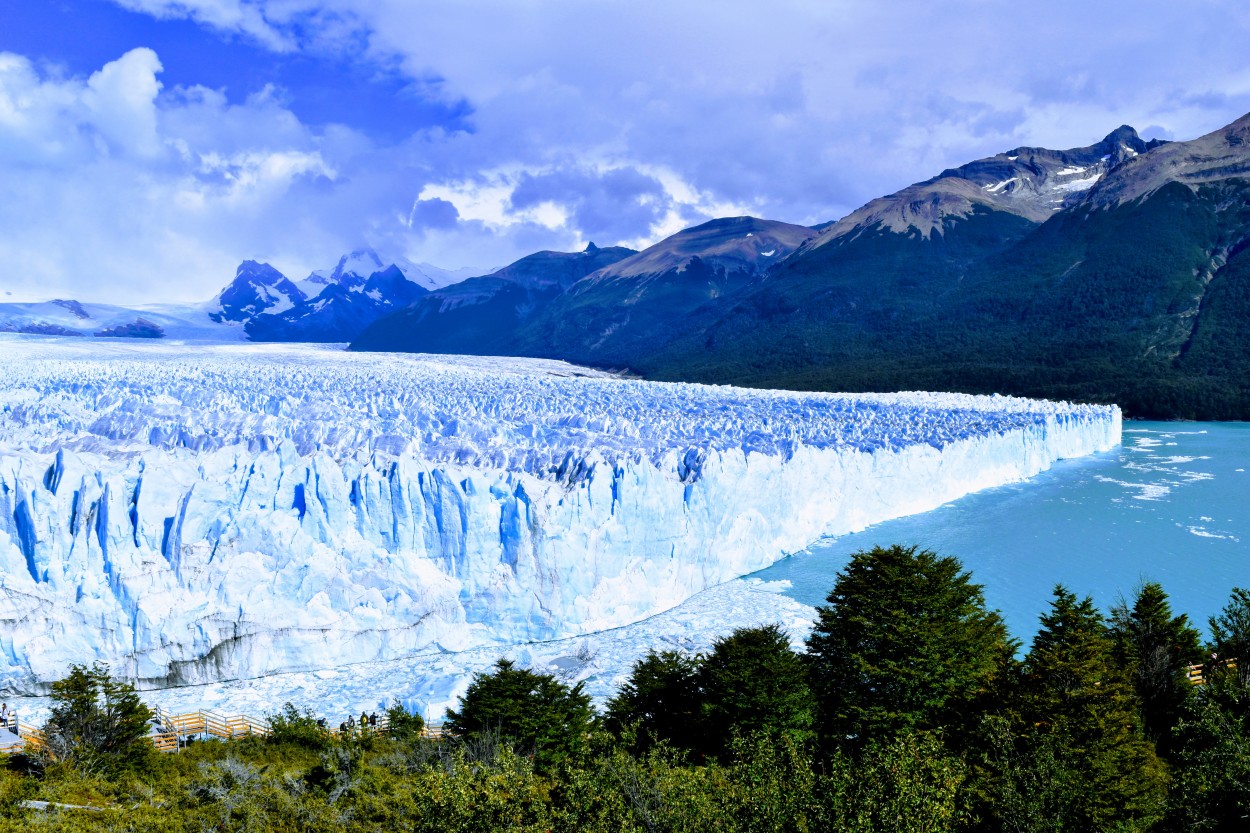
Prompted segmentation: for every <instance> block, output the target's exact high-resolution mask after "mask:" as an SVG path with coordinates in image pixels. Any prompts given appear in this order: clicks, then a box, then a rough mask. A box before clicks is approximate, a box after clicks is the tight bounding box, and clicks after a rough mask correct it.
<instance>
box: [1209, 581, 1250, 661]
mask: <svg viewBox="0 0 1250 833" xmlns="http://www.w3.org/2000/svg"><path fill="white" fill-rule="evenodd" d="M1210 626H1211V642H1212V644H1213V646H1214V648H1215V652H1216V653H1217V654H1218V656H1220V657H1222V658H1223V659H1232V660H1236V661H1237V676H1238V678H1240V680H1241V683H1242V685H1250V590H1246V589H1245V588H1242V587H1234V588H1233V593H1232V597H1231V598H1230V599H1229V600H1228V604H1227V605H1225V606H1224V609H1223V610H1222V611H1221V612H1220V613H1219V615H1217V616H1212V617H1211V619H1210Z"/></svg>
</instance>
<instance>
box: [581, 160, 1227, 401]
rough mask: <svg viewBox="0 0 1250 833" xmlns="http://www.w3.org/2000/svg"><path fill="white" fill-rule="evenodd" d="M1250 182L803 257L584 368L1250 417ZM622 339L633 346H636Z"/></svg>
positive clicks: (985, 221) (870, 240)
mask: <svg viewBox="0 0 1250 833" xmlns="http://www.w3.org/2000/svg"><path fill="white" fill-rule="evenodd" d="M1248 229H1250V186H1248V185H1247V183H1246V182H1245V181H1242V180H1229V181H1227V182H1224V183H1220V184H1218V185H1208V186H1202V187H1199V188H1197V189H1190V188H1189V187H1186V186H1184V185H1181V184H1178V183H1172V184H1169V185H1166V186H1164V187H1163V188H1161V189H1159V190H1158V191H1156V192H1155V193H1153V194H1151V195H1150V196H1148V197H1145V198H1142V199H1140V200H1137V201H1134V202H1131V203H1127V204H1124V205H1119V206H1115V207H1111V208H1104V207H1080V208H1076V209H1073V210H1069V211H1064V212H1061V213H1060V214H1057V215H1056V216H1055V217H1053V218H1052V219H1051V220H1049V221H1048V222H1046V223H1043V224H1041V225H1040V226H1034V225H1033V224H1031V223H1029V222H1028V221H1025V220H1023V219H1021V218H1019V217H1014V216H1012V215H1007V214H1003V213H1001V212H994V211H991V210H989V209H978V210H977V211H975V212H974V213H973V214H972V215H970V216H969V217H966V218H961V219H948V221H947V224H946V227H945V230H944V232H943V233H942V234H936V233H935V234H934V235H933V236H932V237H930V238H928V239H926V238H922V237H921V236H920V235H919V233H917V232H915V231H914V230H913V231H912V232H910V233H908V234H896V233H893V232H889V231H884V230H876V231H873V230H867V231H865V232H863V233H861V234H858V235H856V236H853V237H851V238H849V239H845V240H842V241H837V242H833V243H830V244H828V245H825V246H822V247H820V248H818V249H815V250H813V251H812V252H811V253H808V254H803V253H800V255H799V256H796V257H794V258H791V259H790V260H789V261H787V262H786V263H785V264H782V265H781V266H780V267H779V268H778V269H777V270H776V271H775V272H774V273H773V274H772V275H770V276H769V277H768V279H767V280H765V281H764V282H762V283H761V284H759V285H758V286H754V287H752V288H751V289H750V290H749V291H747V292H743V293H740V294H738V295H737V296H734V297H733V298H732V299H723V300H721V301H720V303H719V305H718V306H717V307H716V308H715V309H704V310H701V311H696V312H695V313H694V314H692V315H690V316H689V317H688V320H687V321H685V322H683V327H681V328H679V329H678V332H679V335H677V336H675V337H674V338H672V339H671V340H667V341H664V342H663V343H661V342H658V341H654V340H651V341H649V342H645V343H636V344H634V345H632V346H631V348H630V350H629V351H625V350H622V351H620V352H619V353H618V354H615V355H610V356H603V357H598V359H596V357H595V356H590V355H584V356H574V357H572V358H573V359H574V360H579V359H580V360H588V361H597V362H598V363H600V364H608V365H612V364H619V365H625V366H629V367H632V368H634V369H636V370H638V371H639V372H641V373H643V374H644V375H646V376H648V377H649V378H656V379H664V380H685V381H705V382H713V383H721V384H724V383H732V384H746V385H749V386H753V387H783V388H792V389H802V390H838V391H892V390H915V389H924V390H956V391H963V392H967V393H1004V394H1015V395H1021V396H1033V397H1045V398H1056V399H1070V400H1076V401H1085V402H1099V403H1115V404H1119V405H1120V406H1121V407H1122V408H1123V409H1124V412H1125V414H1126V415H1128V416H1132V417H1142V418H1162V419H1247V418H1250V353H1248V352H1247V351H1250V266H1248V265H1247V258H1248V257H1250V255H1247V254H1246V252H1245V240H1246V239H1247V233H1248V232H1247V230H1248ZM620 338H621V335H620V334H617V339H618V341H619V340H620Z"/></svg>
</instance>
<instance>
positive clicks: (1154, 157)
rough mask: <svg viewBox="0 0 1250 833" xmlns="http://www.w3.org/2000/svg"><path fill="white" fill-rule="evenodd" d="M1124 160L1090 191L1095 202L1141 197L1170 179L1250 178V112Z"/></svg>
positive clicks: (1193, 184)
mask: <svg viewBox="0 0 1250 833" xmlns="http://www.w3.org/2000/svg"><path fill="white" fill-rule="evenodd" d="M1160 144H1161V145H1162V146H1160V147H1158V149H1157V150H1152V151H1151V152H1150V153H1148V154H1141V155H1139V156H1137V157H1135V158H1130V159H1127V160H1125V162H1124V164H1122V165H1119V166H1118V167H1116V168H1115V170H1114V171H1112V173H1111V174H1110V175H1109V176H1108V177H1107V178H1106V179H1105V180H1104V181H1102V182H1100V183H1098V187H1097V188H1094V189H1092V190H1091V191H1090V193H1089V196H1088V202H1089V204H1090V205H1092V206H1097V207H1107V206H1112V205H1118V204H1121V203H1125V202H1131V201H1132V200H1135V199H1138V198H1140V197H1143V196H1145V195H1147V194H1150V193H1153V192H1154V191H1157V190H1158V189H1159V188H1161V187H1163V186H1164V185H1166V184H1168V183H1169V182H1179V183H1182V184H1184V185H1186V186H1189V187H1191V188H1193V187H1197V186H1199V185H1207V184H1212V183H1216V182H1221V181H1225V180H1234V179H1245V180H1250V113H1248V114H1246V115H1244V116H1242V117H1241V118H1239V119H1237V120H1236V121H1234V122H1232V123H1231V124H1228V125H1225V126H1224V127H1221V128H1220V129H1218V130H1213V131H1211V132H1210V133H1207V134H1206V135H1204V136H1199V137H1198V138H1197V139H1190V140H1189V141H1183V142H1167V143H1160Z"/></svg>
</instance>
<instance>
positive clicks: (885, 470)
mask: <svg viewBox="0 0 1250 833" xmlns="http://www.w3.org/2000/svg"><path fill="white" fill-rule="evenodd" d="M1120 431H1121V425H1120V413H1119V410H1118V409H1116V408H1114V407H1100V406H1078V405H1068V404H1063V403H1051V402H1039V401H1032V400H1024V399H1014V398H1005V397H974V396H963V395H956V394H933V393H908V394H856V395H837V394H811V393H792V392H783V391H757V390H745V389H740V388H731V387H709V386H702V385H687V384H659V383H650V382H641V381H632V380H623V379H618V378H612V377H608V376H606V375H604V374H598V373H595V372H593V371H584V370H582V369H579V368H575V367H572V366H570V365H566V364H563V363H559V362H535V361H525V360H515V359H509V360H495V359H473V358H460V357H436V356H396V355H383V354H351V353H344V352H341V351H335V350H327V349H324V348H311V347H293V346H265V347H263V348H262V347H259V346H257V345H222V346H215V347H205V346H201V345H195V346H187V347H182V346H179V345H169V344H156V345H146V344H145V345H131V344H119V345H116V346H114V345H98V344H92V345H89V346H83V345H81V344H76V343H73V341H72V340H65V341H60V340H55V339H38V338H22V337H13V336H10V337H5V338H3V339H0V567H2V572H0V621H3V623H4V624H3V628H2V629H0V652H2V654H3V660H2V662H0V687H4V688H6V689H8V690H10V691H27V692H37V691H39V690H40V688H41V684H42V683H44V682H46V681H48V680H50V679H54V678H55V677H57V676H58V675H60V674H62V673H63V672H64V670H65V668H66V667H67V666H68V664H70V663H73V662H90V661H92V660H95V659H101V660H105V661H107V662H109V663H111V664H112V666H113V668H114V669H115V671H118V672H120V673H124V674H126V675H128V676H130V677H132V678H135V679H137V680H139V681H141V683H143V684H146V685H152V686H160V685H169V684H188V683H203V682H208V681H213V680H222V679H234V678H247V677H257V676H263V675H268V674H275V673H281V672H292V671H308V670H316V669H324V668H331V667H337V666H342V665H345V664H348V663H354V662H362V661H385V660H390V659H395V658H398V657H403V656H409V655H413V654H418V653H421V652H430V651H463V650H466V649H471V648H476V647H483V646H504V645H512V644H517V643H523V642H533V641H541V640H552V639H561V638H567V637H571V636H576V635H578V634H585V633H590V632H595V631H601V630H604V629H607V628H612V627H618V626H621V625H625V624H628V623H630V622H636V621H638V620H640V619H643V618H645V617H647V616H650V615H653V614H655V613H658V612H660V611H663V610H667V609H669V608H672V607H674V606H676V605H678V604H679V603H681V602H682V601H684V600H685V599H688V598H690V597H691V596H692V595H694V594H696V593H698V592H700V591H702V590H704V589H706V588H708V587H712V586H714V585H717V584H720V583H722V582H724V581H727V580H729V579H731V578H733V577H735V576H740V575H744V574H746V573H749V572H752V571H755V570H757V569H760V568H762V567H764V566H767V565H768V564H770V563H772V562H773V561H775V560H776V559H778V558H780V557H781V556H782V555H784V554H785V553H788V552H794V551H797V550H799V549H802V548H803V547H805V546H806V545H807V544H809V543H811V542H812V541H814V540H816V539H817V538H819V537H820V536H822V535H834V534H841V533H845V532H849V531H852V530H857V529H862V528H863V527H865V526H867V525H869V524H872V523H876V522H879V521H882V520H886V519H888V518H893V517H898V516H901V515H906V514H911V513H915V512H920V511H925V510H927V509H931V508H934V507H936V506H939V505H941V504H943V503H945V502H947V501H949V500H951V499H953V498H956V497H958V496H960V495H963V494H966V493H968V492H970V491H974V490H977V489H982V488H987V487H990V486H996V485H1000V484H1002V483H1006V482H1011V481H1015V480H1019V479H1022V478H1026V477H1029V476H1032V475H1033V474H1036V473H1037V472H1039V471H1042V470H1044V469H1045V468H1047V467H1048V466H1049V465H1050V464H1051V463H1052V462H1053V461H1054V460H1056V459H1060V458H1065V457H1076V456H1081V455H1085V454H1089V453H1092V452H1096V451H1100V450H1105V449H1107V448H1110V447H1112V446H1113V445H1115V444H1116V443H1118V442H1119V440H1120Z"/></svg>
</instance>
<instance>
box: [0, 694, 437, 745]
mask: <svg viewBox="0 0 1250 833" xmlns="http://www.w3.org/2000/svg"><path fill="white" fill-rule="evenodd" d="M153 715H154V716H153V719H152V723H153V726H154V731H153V732H152V733H151V734H149V735H148V739H149V740H150V741H151V742H152V745H153V746H154V747H156V748H157V749H158V750H160V751H161V752H178V751H179V750H181V749H182V748H183V747H185V746H186V745H187V744H188V743H190V742H192V741H198V740H209V739H217V740H235V739H237V738H245V737H251V736H264V735H267V734H269V722H268V721H266V720H257V719H256V718H254V717H251V716H250V715H246V714H236V715H230V716H227V715H223V714H219V713H218V712H215V711H210V710H208V709H201V710H200V711H196V712H188V713H186V714H172V713H170V712H168V711H166V710H165V709H162V708H161V707H159V706H157V707H156V708H155V709H153ZM389 725H390V723H389V721H388V720H387V718H386V716H385V715H381V716H379V717H378V720H377V723H376V724H364V725H362V724H361V723H359V722H358V721H354V720H353V721H351V722H350V723H349V729H348V732H349V733H359V732H365V733H368V734H374V735H381V734H385V733H386V730H387V729H388V728H389ZM325 731H326V734H328V735H330V736H331V737H338V736H339V735H340V734H343V733H342V732H341V731H340V730H339V728H338V727H327V728H326V730H325ZM423 735H424V736H425V737H427V738H430V739H432V740H440V739H441V738H442V737H443V727H442V726H441V725H432V726H426V727H425V730H424V732H423ZM44 749H47V740H46V739H45V738H44V736H43V732H42V731H40V730H39V728H38V727H36V726H32V725H30V724H28V723H22V722H21V721H20V720H16V719H14V720H12V721H10V722H9V724H8V726H7V727H0V755H14V754H17V753H19V752H39V751H41V750H44Z"/></svg>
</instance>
